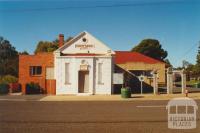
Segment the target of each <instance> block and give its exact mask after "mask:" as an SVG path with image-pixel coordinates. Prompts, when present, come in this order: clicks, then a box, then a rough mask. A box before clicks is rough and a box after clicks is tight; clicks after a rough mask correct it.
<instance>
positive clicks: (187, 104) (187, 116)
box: [166, 97, 198, 129]
mask: <svg viewBox="0 0 200 133" xmlns="http://www.w3.org/2000/svg"><path fill="white" fill-rule="evenodd" d="M166 108H167V110H168V128H170V129H193V128H196V111H197V109H198V106H197V103H196V102H195V101H194V100H193V99H191V98H187V97H183V98H174V99H172V100H170V101H169V102H168V104H167V107H166Z"/></svg>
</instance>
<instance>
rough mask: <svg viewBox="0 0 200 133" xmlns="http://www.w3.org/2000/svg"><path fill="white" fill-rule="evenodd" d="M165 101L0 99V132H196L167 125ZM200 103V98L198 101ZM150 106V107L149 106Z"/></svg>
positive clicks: (199, 125) (199, 130) (199, 117)
mask: <svg viewBox="0 0 200 133" xmlns="http://www.w3.org/2000/svg"><path fill="white" fill-rule="evenodd" d="M166 104H167V101H132V102H129V101H121V102H119V101H118V102H39V101H15V100H14V101H6V100H5V101H0V133H79V132H81V133H122V132H123V133H134V132H135V133H161V132H162V133H163V132H164V133H166V132H170V133H171V132H174V133H184V132H185V133H192V132H193V133H197V132H198V133H199V132H200V121H199V119H200V111H198V114H197V117H198V121H197V128H196V129H192V130H172V129H168V128H167V111H166V109H165V105H166ZM198 105H200V101H198ZM151 106H152V107H151Z"/></svg>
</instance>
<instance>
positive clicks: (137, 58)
mask: <svg viewBox="0 0 200 133" xmlns="http://www.w3.org/2000/svg"><path fill="white" fill-rule="evenodd" d="M115 53H116V54H115V63H116V64H124V63H127V62H144V63H149V64H155V63H164V62H161V61H159V60H156V59H153V58H151V57H148V56H146V55H143V54H141V53H137V52H130V51H115Z"/></svg>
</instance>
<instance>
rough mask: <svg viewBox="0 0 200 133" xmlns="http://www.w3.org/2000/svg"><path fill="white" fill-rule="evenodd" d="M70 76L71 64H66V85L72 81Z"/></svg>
mask: <svg viewBox="0 0 200 133" xmlns="http://www.w3.org/2000/svg"><path fill="white" fill-rule="evenodd" d="M69 78H70V75H69V63H65V83H69V82H70V80H69Z"/></svg>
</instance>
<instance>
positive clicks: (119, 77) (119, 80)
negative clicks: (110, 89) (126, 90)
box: [113, 73, 124, 84]
mask: <svg viewBox="0 0 200 133" xmlns="http://www.w3.org/2000/svg"><path fill="white" fill-rule="evenodd" d="M123 83H124V74H123V73H114V74H113V84H123Z"/></svg>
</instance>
